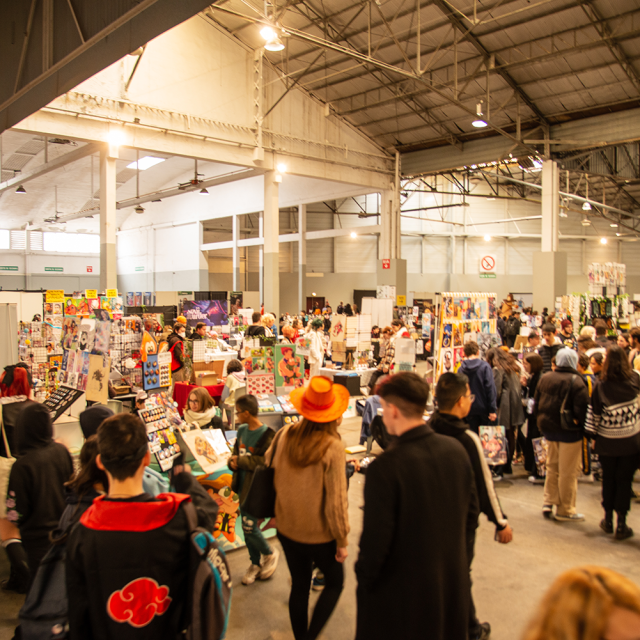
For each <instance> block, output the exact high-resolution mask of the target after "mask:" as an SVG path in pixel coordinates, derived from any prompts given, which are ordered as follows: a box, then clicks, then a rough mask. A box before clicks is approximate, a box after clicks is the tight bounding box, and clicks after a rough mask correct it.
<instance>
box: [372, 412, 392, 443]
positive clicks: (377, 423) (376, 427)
mask: <svg viewBox="0 0 640 640" xmlns="http://www.w3.org/2000/svg"><path fill="white" fill-rule="evenodd" d="M371 435H372V436H373V439H374V440H375V441H376V442H377V443H378V445H379V447H380V448H381V449H382V450H383V451H384V450H385V449H386V448H387V447H388V446H389V443H390V442H391V436H390V435H389V432H388V431H387V427H386V426H385V424H384V422H383V421H382V416H375V417H374V419H373V420H372V421H371Z"/></svg>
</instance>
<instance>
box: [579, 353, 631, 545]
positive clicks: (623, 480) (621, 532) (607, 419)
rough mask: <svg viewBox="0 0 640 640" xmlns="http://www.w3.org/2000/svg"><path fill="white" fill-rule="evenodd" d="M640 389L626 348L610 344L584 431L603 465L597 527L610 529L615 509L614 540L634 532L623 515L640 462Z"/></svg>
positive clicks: (611, 529)
mask: <svg viewBox="0 0 640 640" xmlns="http://www.w3.org/2000/svg"><path fill="white" fill-rule="evenodd" d="M639 392H640V377H639V376H638V374H637V373H636V372H635V371H633V369H632V368H631V366H630V365H629V360H628V357H627V354H626V352H625V351H624V349H622V348H621V347H619V346H617V345H614V346H612V347H610V349H609V351H608V352H607V357H606V358H605V361H604V366H603V367H602V372H601V374H600V381H599V382H598V384H596V385H595V386H594V388H593V393H592V395H591V403H590V405H589V408H588V411H587V421H586V425H585V431H586V433H587V435H589V436H592V437H594V438H595V453H597V454H598V459H599V460H600V464H601V465H602V506H603V507H604V519H603V520H602V521H601V522H600V528H601V529H602V530H603V531H604V532H605V533H613V512H614V511H615V512H616V513H617V515H618V523H617V527H616V531H615V537H616V539H617V540H624V539H625V538H630V537H631V536H632V535H633V530H632V529H631V528H630V527H629V526H627V523H626V519H627V512H628V511H629V508H630V506H631V495H632V489H631V484H632V482H633V475H634V473H635V471H636V469H637V468H638V464H639V463H640V415H639V412H638V403H637V397H638V393H639Z"/></svg>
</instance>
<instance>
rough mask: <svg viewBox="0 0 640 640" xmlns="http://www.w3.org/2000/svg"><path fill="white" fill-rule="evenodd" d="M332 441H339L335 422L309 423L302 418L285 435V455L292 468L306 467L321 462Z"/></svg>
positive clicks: (309, 421) (336, 422)
mask: <svg viewBox="0 0 640 640" xmlns="http://www.w3.org/2000/svg"><path fill="white" fill-rule="evenodd" d="M334 439H335V440H340V435H339V434H338V421H337V420H334V421H333V422H311V420H307V418H302V420H300V421H299V422H298V423H297V424H295V425H293V426H292V427H291V428H290V429H289V433H287V443H286V453H287V456H288V457H289V460H290V461H291V464H293V466H294V467H308V466H310V465H312V464H317V463H318V462H320V460H322V458H323V457H324V454H325V453H326V452H327V449H328V448H329V445H330V444H331V440H334Z"/></svg>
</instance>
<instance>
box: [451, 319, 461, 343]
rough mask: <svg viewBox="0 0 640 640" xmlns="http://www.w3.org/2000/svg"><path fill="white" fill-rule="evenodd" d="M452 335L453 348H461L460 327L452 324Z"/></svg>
mask: <svg viewBox="0 0 640 640" xmlns="http://www.w3.org/2000/svg"><path fill="white" fill-rule="evenodd" d="M452 334H453V346H454V347H461V346H462V326H461V325H459V324H454V325H453V327H452Z"/></svg>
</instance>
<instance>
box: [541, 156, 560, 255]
mask: <svg viewBox="0 0 640 640" xmlns="http://www.w3.org/2000/svg"><path fill="white" fill-rule="evenodd" d="M559 214H560V174H559V173H558V163H557V162H554V161H553V160H545V161H544V162H543V163H542V246H541V248H540V250H541V251H557V250H558V234H559V224H560V215H559Z"/></svg>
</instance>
